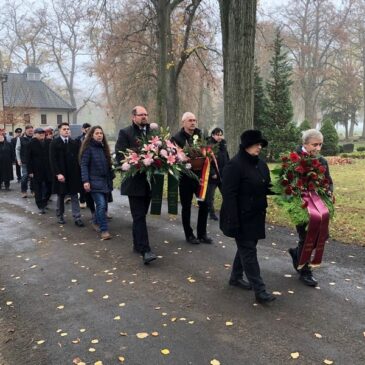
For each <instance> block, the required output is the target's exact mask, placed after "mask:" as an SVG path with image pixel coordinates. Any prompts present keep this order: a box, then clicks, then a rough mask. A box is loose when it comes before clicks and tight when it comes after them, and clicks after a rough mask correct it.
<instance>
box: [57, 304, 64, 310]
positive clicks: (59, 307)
mask: <svg viewBox="0 0 365 365" xmlns="http://www.w3.org/2000/svg"><path fill="white" fill-rule="evenodd" d="M63 308H65V306H64V305H59V306H58V307H57V309H63Z"/></svg>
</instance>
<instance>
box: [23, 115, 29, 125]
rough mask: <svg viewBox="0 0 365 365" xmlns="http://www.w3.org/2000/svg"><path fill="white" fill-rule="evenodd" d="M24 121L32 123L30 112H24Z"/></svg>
mask: <svg viewBox="0 0 365 365" xmlns="http://www.w3.org/2000/svg"><path fill="white" fill-rule="evenodd" d="M23 118H24V123H25V124H29V123H30V114H24V116H23Z"/></svg>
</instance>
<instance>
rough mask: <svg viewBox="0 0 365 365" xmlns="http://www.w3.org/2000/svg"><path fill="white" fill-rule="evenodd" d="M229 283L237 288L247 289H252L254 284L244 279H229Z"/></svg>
mask: <svg viewBox="0 0 365 365" xmlns="http://www.w3.org/2000/svg"><path fill="white" fill-rule="evenodd" d="M228 284H229V285H232V286H237V288H241V289H245V290H251V289H252V286H251V284H250V283H249V282H248V281H246V280H243V279H229V282H228Z"/></svg>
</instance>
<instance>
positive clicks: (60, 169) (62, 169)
mask: <svg viewBox="0 0 365 365" xmlns="http://www.w3.org/2000/svg"><path fill="white" fill-rule="evenodd" d="M58 132H59V136H58V137H56V138H55V139H53V140H52V142H51V144H50V147H49V158H50V164H51V170H52V175H53V177H54V180H53V191H54V192H55V193H56V194H57V218H58V221H57V222H58V223H59V224H65V223H66V222H65V219H64V213H65V196H66V195H69V196H70V198H71V209H72V216H73V219H74V222H75V225H76V226H77V227H84V223H83V222H82V220H81V213H80V206H79V199H78V193H79V192H80V191H81V189H82V185H81V171H80V165H79V147H80V144H79V143H78V142H77V141H75V140H74V139H72V138H71V136H70V125H69V124H68V123H61V124H59V126H58Z"/></svg>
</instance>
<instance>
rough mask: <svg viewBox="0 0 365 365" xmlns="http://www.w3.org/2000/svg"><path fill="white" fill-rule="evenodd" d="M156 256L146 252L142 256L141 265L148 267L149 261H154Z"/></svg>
mask: <svg viewBox="0 0 365 365" xmlns="http://www.w3.org/2000/svg"><path fill="white" fill-rule="evenodd" d="M156 259H157V256H156V255H155V254H154V253H153V252H152V251H148V252H145V253H144V254H143V263H144V264H145V265H148V264H149V263H150V262H151V261H153V260H156Z"/></svg>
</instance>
